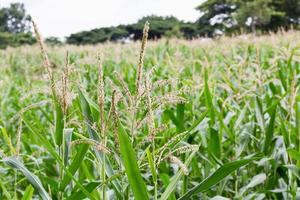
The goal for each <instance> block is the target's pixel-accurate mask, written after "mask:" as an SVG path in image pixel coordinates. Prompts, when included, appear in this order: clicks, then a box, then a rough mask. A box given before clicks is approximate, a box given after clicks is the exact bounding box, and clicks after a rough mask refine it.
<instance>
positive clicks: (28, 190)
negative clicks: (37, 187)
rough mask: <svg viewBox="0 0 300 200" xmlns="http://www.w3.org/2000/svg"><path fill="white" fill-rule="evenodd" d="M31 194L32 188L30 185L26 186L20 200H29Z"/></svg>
mask: <svg viewBox="0 0 300 200" xmlns="http://www.w3.org/2000/svg"><path fill="white" fill-rule="evenodd" d="M33 192H34V188H33V187H32V186H31V185H28V186H27V187H26V190H25V192H24V194H23V197H22V199H21V200H31V198H32V195H33Z"/></svg>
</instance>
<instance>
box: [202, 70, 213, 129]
mask: <svg viewBox="0 0 300 200" xmlns="http://www.w3.org/2000/svg"><path fill="white" fill-rule="evenodd" d="M204 96H205V104H206V108H207V110H208V114H209V118H210V121H209V125H210V127H212V126H213V125H214V124H215V110H214V106H213V101H212V97H211V94H210V91H209V85H208V72H207V70H206V69H205V71H204Z"/></svg>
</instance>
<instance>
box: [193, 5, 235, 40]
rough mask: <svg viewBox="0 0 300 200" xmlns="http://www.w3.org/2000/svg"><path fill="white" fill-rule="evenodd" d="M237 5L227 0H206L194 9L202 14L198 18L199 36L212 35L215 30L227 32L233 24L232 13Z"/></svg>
mask: <svg viewBox="0 0 300 200" xmlns="http://www.w3.org/2000/svg"><path fill="white" fill-rule="evenodd" d="M236 8H237V6H236V4H235V3H232V2H231V1H229V0H207V1H205V2H204V3H202V4H201V5H199V6H198V7H197V8H196V9H197V10H199V11H200V12H201V14H202V16H201V17H200V18H199V19H198V21H197V24H198V29H199V34H200V35H201V36H210V37H212V36H214V35H215V33H216V32H217V31H221V32H228V30H229V29H230V28H231V27H232V26H233V25H234V24H235V23H234V20H233V17H232V13H233V12H234V11H235V10H236Z"/></svg>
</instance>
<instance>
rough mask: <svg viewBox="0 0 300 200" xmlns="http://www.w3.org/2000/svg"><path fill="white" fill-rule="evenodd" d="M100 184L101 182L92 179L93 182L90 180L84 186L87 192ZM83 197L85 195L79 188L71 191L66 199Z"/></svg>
mask: <svg viewBox="0 0 300 200" xmlns="http://www.w3.org/2000/svg"><path fill="white" fill-rule="evenodd" d="M100 184H101V182H99V181H94V182H90V183H88V184H86V185H85V186H84V188H85V189H86V190H87V191H88V192H93V191H94V190H95V188H97V187H98V186H99V185H100ZM85 197H86V195H85V194H84V193H83V192H82V191H81V190H79V191H76V192H73V193H72V195H71V196H70V197H68V200H72V199H84V198H85Z"/></svg>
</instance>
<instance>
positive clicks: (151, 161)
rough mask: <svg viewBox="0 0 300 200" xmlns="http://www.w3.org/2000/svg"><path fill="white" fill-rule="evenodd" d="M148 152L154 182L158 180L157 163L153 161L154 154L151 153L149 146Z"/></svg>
mask: <svg viewBox="0 0 300 200" xmlns="http://www.w3.org/2000/svg"><path fill="white" fill-rule="evenodd" d="M146 153H147V158H148V162H149V166H150V170H151V173H152V177H153V182H156V181H157V174H156V170H155V165H154V162H153V158H152V154H151V152H150V150H149V148H147V150H146Z"/></svg>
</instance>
